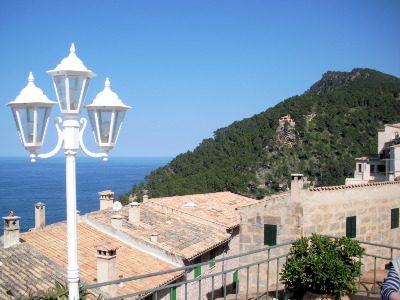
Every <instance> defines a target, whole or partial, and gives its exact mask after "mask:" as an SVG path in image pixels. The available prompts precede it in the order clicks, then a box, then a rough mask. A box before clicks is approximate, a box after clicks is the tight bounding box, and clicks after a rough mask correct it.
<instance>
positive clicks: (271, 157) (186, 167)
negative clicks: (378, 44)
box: [125, 69, 400, 199]
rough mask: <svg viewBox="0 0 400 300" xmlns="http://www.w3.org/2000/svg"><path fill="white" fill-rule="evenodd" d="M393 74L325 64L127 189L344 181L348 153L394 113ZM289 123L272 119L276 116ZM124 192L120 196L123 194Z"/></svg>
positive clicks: (260, 190)
mask: <svg viewBox="0 0 400 300" xmlns="http://www.w3.org/2000/svg"><path fill="white" fill-rule="evenodd" d="M399 92H400V80H399V79H398V78H396V77H393V76H390V75H387V74H383V73H381V72H378V71H375V70H370V69H354V70H353V71H352V72H327V73H326V74H324V75H323V76H322V79H321V80H320V81H318V82H317V83H315V84H314V85H313V86H311V88H310V89H309V90H308V91H307V92H305V93H304V94H303V95H301V96H295V97H291V98H289V99H286V100H285V101H282V102H280V103H279V104H277V105H276V106H275V107H272V108H269V109H267V110H266V111H264V112H262V113H260V114H257V115H254V116H253V117H251V118H248V119H244V120H242V121H238V122H234V123H233V124H231V125H230V126H228V127H225V128H220V129H218V130H216V131H215V132H214V137H213V138H209V139H205V140H203V141H202V143H201V144H200V145H199V146H198V147H197V148H196V149H195V150H194V151H193V152H192V151H188V152H186V153H184V154H180V155H178V156H177V157H176V158H175V159H173V160H172V161H171V162H170V163H169V164H168V165H166V166H164V167H162V168H159V169H157V170H155V171H153V172H151V174H150V175H149V176H147V178H146V179H147V181H148V182H147V183H143V184H141V185H140V186H134V187H133V189H132V191H130V192H131V193H138V192H139V193H138V196H139V199H140V198H141V193H142V192H143V191H145V192H146V193H148V194H149V196H150V198H153V197H163V196H171V195H185V194H195V193H207V192H219V191H231V192H234V193H239V194H242V195H247V196H251V197H254V198H262V197H264V196H266V195H269V194H272V193H276V192H279V191H283V190H286V189H288V188H289V183H290V174H291V173H303V174H304V175H305V177H306V181H308V184H310V185H316V186H321V185H338V184H344V181H345V178H346V177H352V176H353V173H354V168H355V162H354V158H355V157H360V156H363V155H366V154H372V153H376V152H377V129H378V128H382V127H383V125H384V124H387V123H394V122H399V121H400V98H399ZM288 114H290V116H291V117H292V118H293V119H294V121H295V125H290V123H284V125H282V124H281V125H280V124H279V119H280V118H281V117H282V116H285V115H288ZM126 197H127V196H125V198H126Z"/></svg>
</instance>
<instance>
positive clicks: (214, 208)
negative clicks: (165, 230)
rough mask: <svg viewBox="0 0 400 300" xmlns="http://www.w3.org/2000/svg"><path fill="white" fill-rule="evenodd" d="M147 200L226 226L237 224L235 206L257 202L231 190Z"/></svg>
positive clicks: (230, 226) (238, 222) (238, 219)
mask: <svg viewBox="0 0 400 300" xmlns="http://www.w3.org/2000/svg"><path fill="white" fill-rule="evenodd" d="M149 201H150V202H151V203H156V204H161V205H164V206H166V207H169V208H171V209H173V210H176V211H179V212H181V213H184V214H187V215H191V216H194V217H198V218H201V219H203V220H207V221H209V222H213V223H215V224H218V225H221V226H224V227H226V228H233V227H236V226H239V224H240V213H239V212H238V211H237V210H236V208H238V207H241V206H246V205H250V204H254V203H258V201H257V200H254V199H251V198H248V197H244V196H241V195H237V194H233V193H231V192H220V193H209V194H198V195H187V196H174V197H165V198H153V199H150V200H149ZM187 203H194V204H197V206H196V207H185V206H184V205H185V204H187Z"/></svg>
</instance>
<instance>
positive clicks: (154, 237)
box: [150, 232, 158, 243]
mask: <svg viewBox="0 0 400 300" xmlns="http://www.w3.org/2000/svg"><path fill="white" fill-rule="evenodd" d="M150 241H152V242H154V243H157V242H158V233H157V232H152V233H151V235H150Z"/></svg>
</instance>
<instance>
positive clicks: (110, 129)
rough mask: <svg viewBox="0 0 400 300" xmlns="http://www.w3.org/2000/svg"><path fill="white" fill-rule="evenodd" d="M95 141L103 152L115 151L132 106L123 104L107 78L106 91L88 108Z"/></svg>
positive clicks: (99, 94)
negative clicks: (126, 116)
mask: <svg viewBox="0 0 400 300" xmlns="http://www.w3.org/2000/svg"><path fill="white" fill-rule="evenodd" d="M85 108H86V109H87V112H88V115H89V120H90V124H91V126H92V131H93V136H94V140H95V142H96V145H97V147H99V149H100V150H102V151H109V150H111V149H113V148H114V147H115V145H116V143H117V140H118V135H119V132H120V130H121V127H122V122H123V121H124V117H125V113H126V111H127V110H128V109H130V108H131V107H130V106H127V105H125V104H124V103H122V101H121V99H119V98H118V95H117V94H116V93H114V92H113V91H111V89H110V80H109V79H108V78H107V79H106V82H105V84H104V90H103V91H102V92H100V93H98V94H97V96H96V98H95V99H94V100H93V102H92V103H91V104H89V105H87V106H85Z"/></svg>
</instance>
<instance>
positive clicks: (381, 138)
mask: <svg viewBox="0 0 400 300" xmlns="http://www.w3.org/2000/svg"><path fill="white" fill-rule="evenodd" d="M399 179H400V123H396V124H387V125H385V127H384V128H383V129H380V130H378V155H368V156H364V157H359V158H356V171H355V172H354V178H346V185H350V184H360V183H368V182H381V181H394V180H399Z"/></svg>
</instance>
